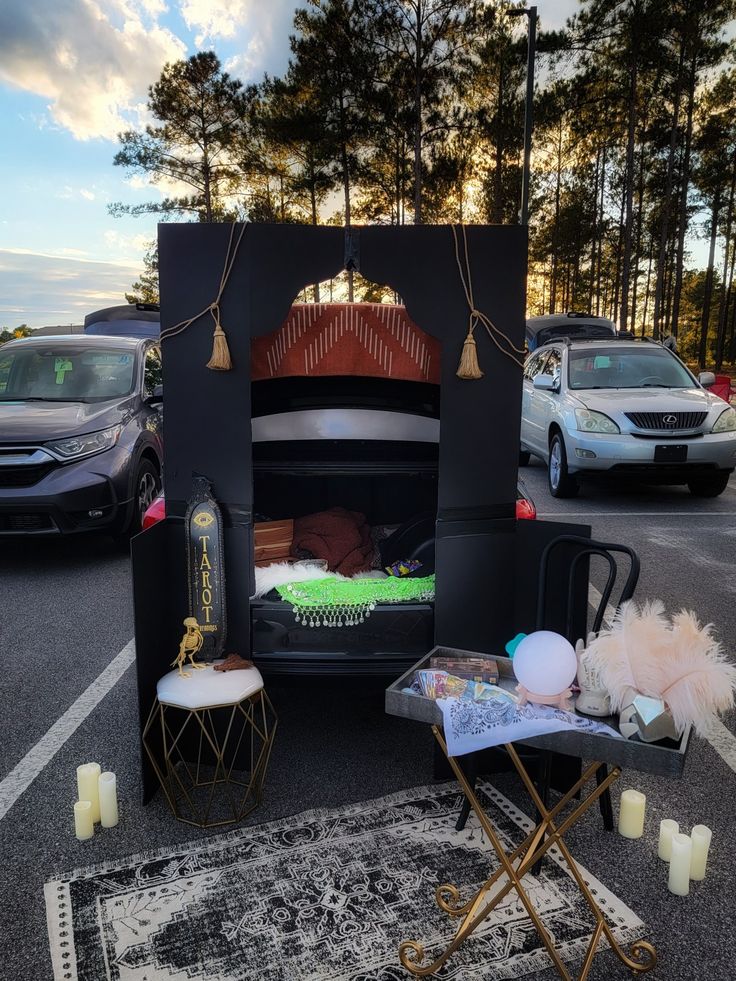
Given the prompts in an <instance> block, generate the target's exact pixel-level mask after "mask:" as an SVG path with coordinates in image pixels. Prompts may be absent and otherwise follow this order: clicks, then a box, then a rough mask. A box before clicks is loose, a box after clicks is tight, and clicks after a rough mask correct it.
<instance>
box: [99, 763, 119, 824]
mask: <svg viewBox="0 0 736 981" xmlns="http://www.w3.org/2000/svg"><path fill="white" fill-rule="evenodd" d="M98 787H99V789H100V818H101V821H102V827H103V828H114V827H115V825H116V824H117V823H118V788H117V780H116V778H115V774H114V773H111V772H110V771H109V770H108V771H107V772H106V773H101V774H100V779H99V781H98Z"/></svg>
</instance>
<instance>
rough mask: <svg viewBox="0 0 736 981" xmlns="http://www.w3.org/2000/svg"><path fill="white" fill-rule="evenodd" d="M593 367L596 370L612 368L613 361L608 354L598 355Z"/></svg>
mask: <svg viewBox="0 0 736 981" xmlns="http://www.w3.org/2000/svg"><path fill="white" fill-rule="evenodd" d="M593 367H594V368H610V367H611V359H610V358H609V357H608V355H607V354H596V356H595V358H594V360H593Z"/></svg>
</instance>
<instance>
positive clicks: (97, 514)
mask: <svg viewBox="0 0 736 981" xmlns="http://www.w3.org/2000/svg"><path fill="white" fill-rule="evenodd" d="M129 464H130V455H129V453H127V452H126V451H125V450H123V449H120V448H118V447H116V448H115V449H113V450H108V451H107V452H105V453H99V454H97V455H96V456H93V457H89V458H88V459H86V460H79V461H78V462H77V463H68V464H64V465H60V466H57V467H54V468H53V469H51V470H50V471H48V472H47V473H45V474H44V475H43V476H42V477H41V479H40V480H38V481H37V482H36V483H33V484H31V485H30V486H27V487H23V486H10V487H9V486H3V484H6V483H9V482H10V477H9V474H6V475H5V477H4V474H3V469H2V468H1V467H0V536H13V535H48V536H53V535H62V534H64V535H68V534H75V533H78V532H86V531H95V530H99V529H107V530H111V531H115V530H117V529H118V527H122V526H123V525H124V523H125V521H126V518H127V515H128V513H129V509H130V506H131V499H130V492H129Z"/></svg>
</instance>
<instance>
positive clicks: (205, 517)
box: [194, 511, 215, 528]
mask: <svg viewBox="0 0 736 981" xmlns="http://www.w3.org/2000/svg"><path fill="white" fill-rule="evenodd" d="M214 520H215V516H214V514H209V513H208V512H207V511H200V513H199V514H198V515H196V516H195V518H194V523H195V525H196V526H197V527H198V528H209V526H210V525H211V524H213V523H214Z"/></svg>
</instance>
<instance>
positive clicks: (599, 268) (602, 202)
mask: <svg viewBox="0 0 736 981" xmlns="http://www.w3.org/2000/svg"><path fill="white" fill-rule="evenodd" d="M607 150H608V144H607V143H604V144H603V160H602V162H601V197H600V220H599V222H598V227H599V229H600V231H599V232H598V263H597V267H596V271H595V313H596V316H598V315H599V314H600V312H601V276H602V274H603V234H604V232H605V210H604V206H605V201H606V153H607Z"/></svg>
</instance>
